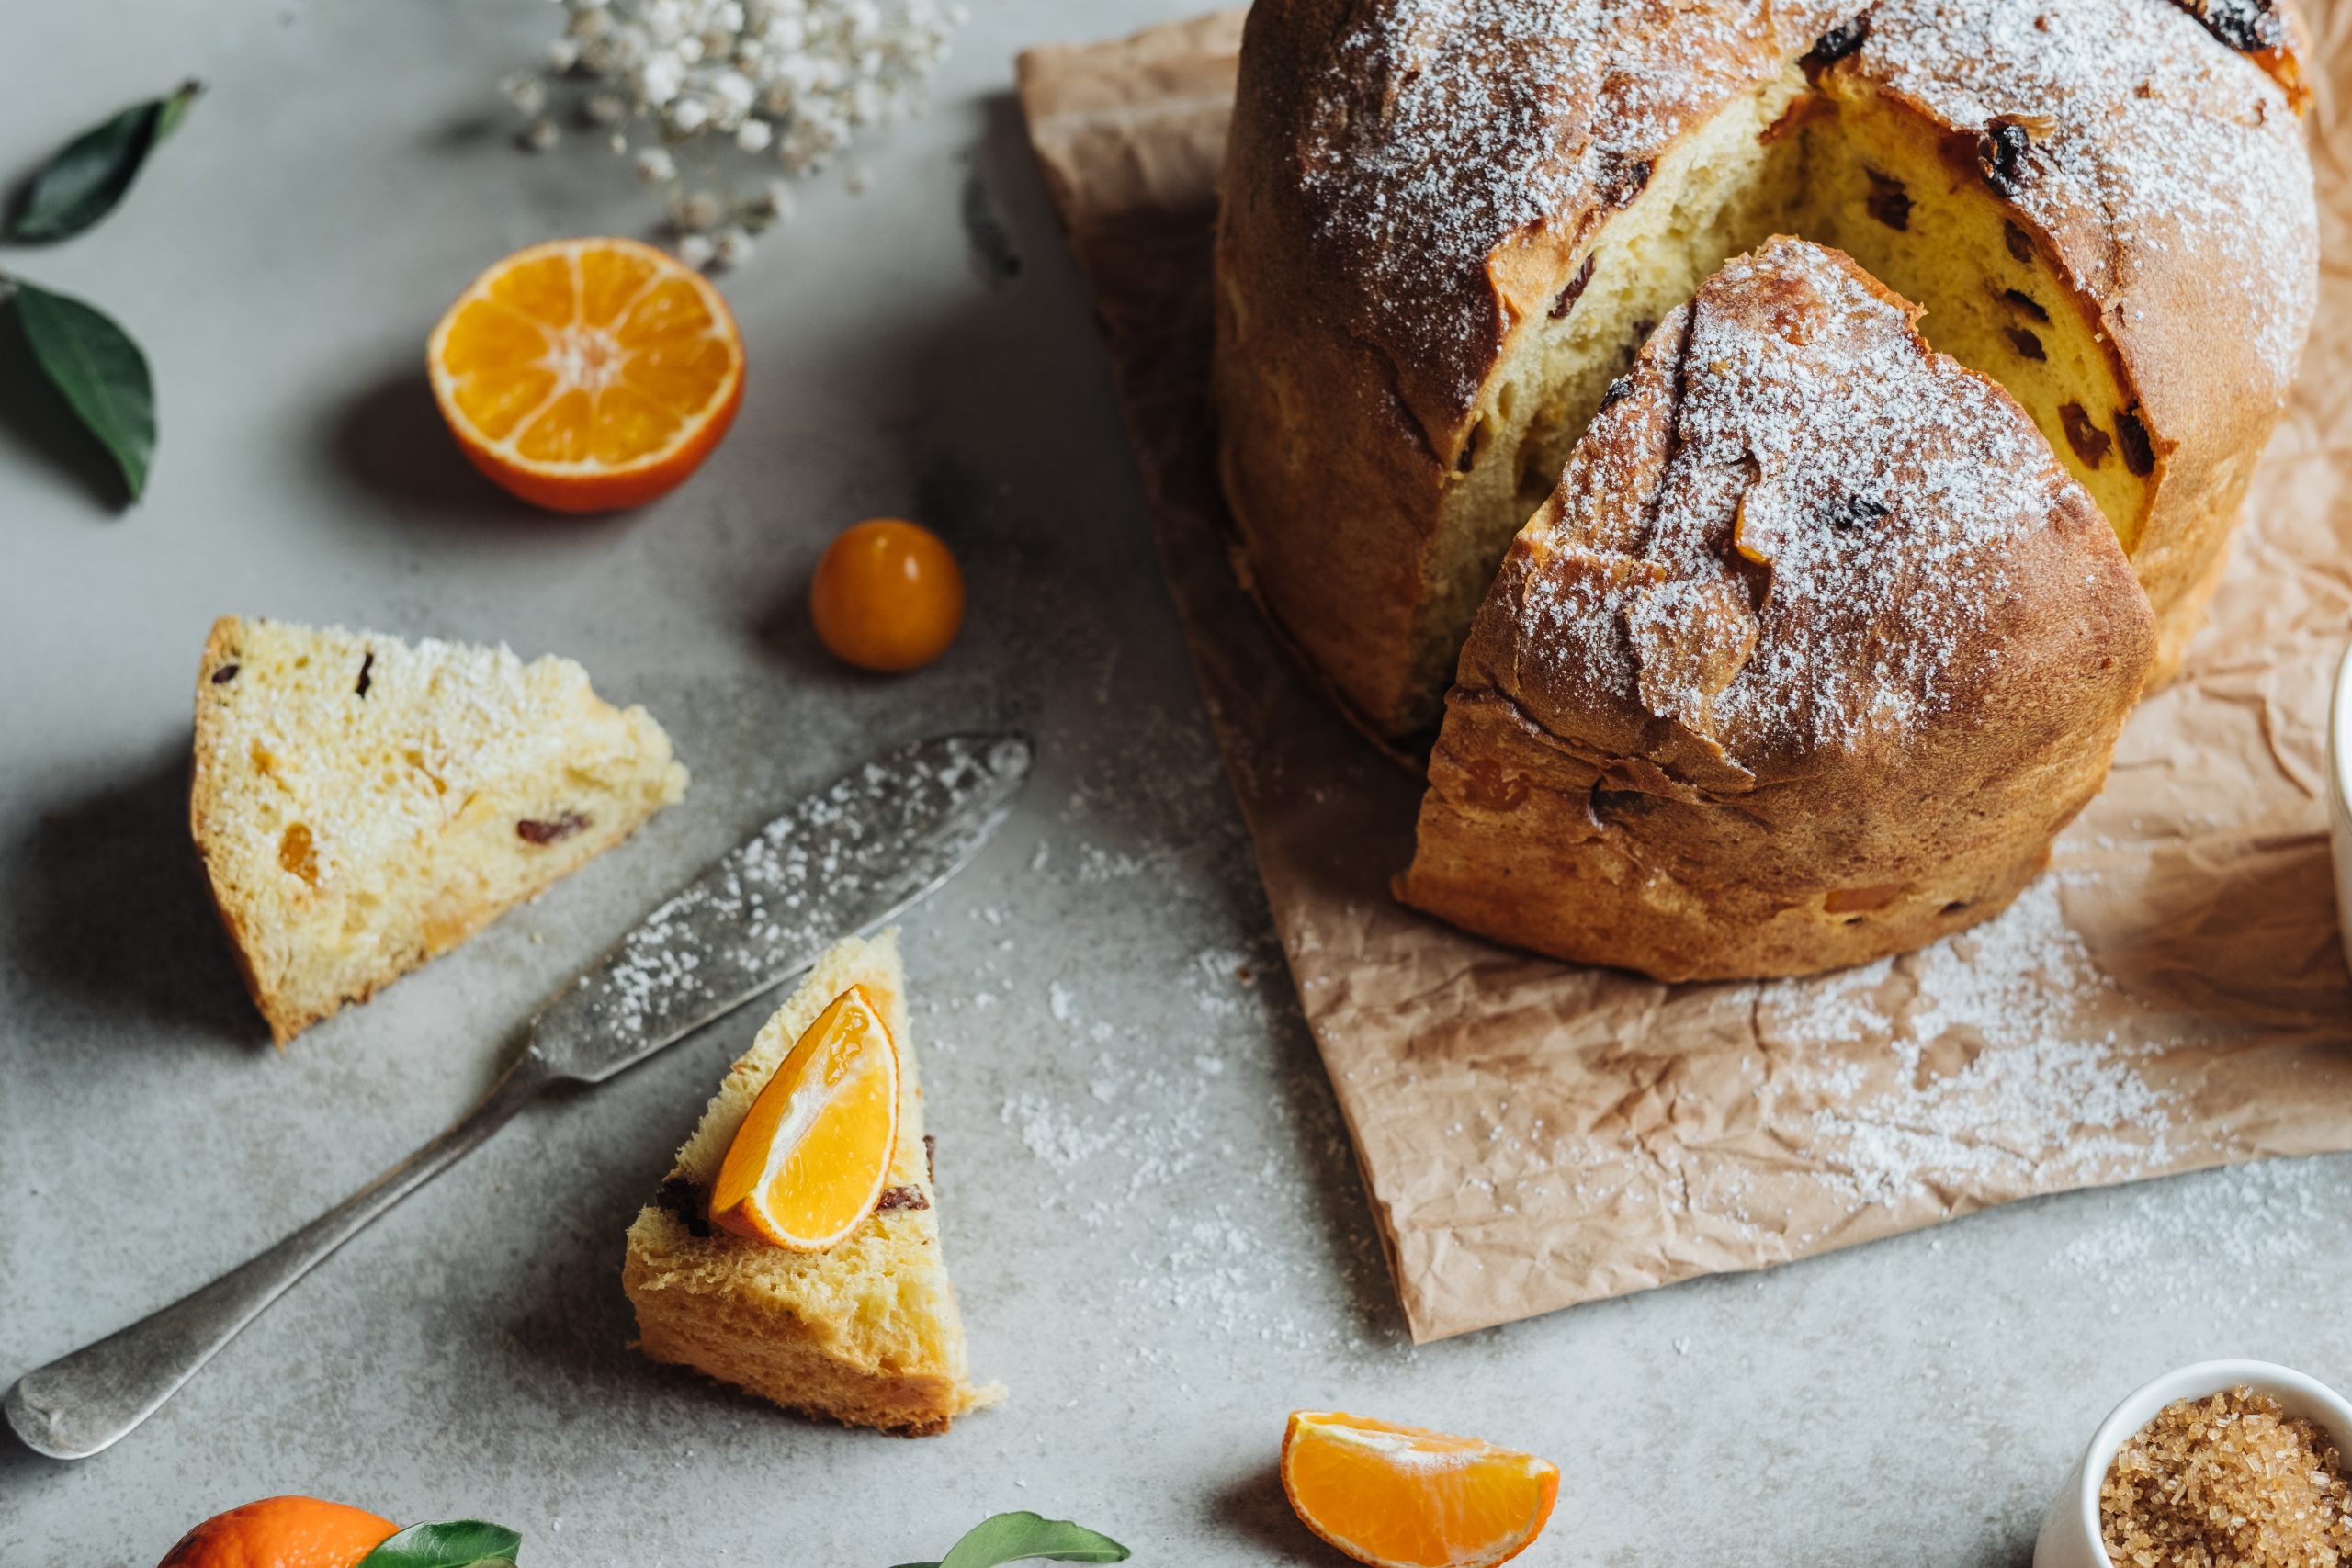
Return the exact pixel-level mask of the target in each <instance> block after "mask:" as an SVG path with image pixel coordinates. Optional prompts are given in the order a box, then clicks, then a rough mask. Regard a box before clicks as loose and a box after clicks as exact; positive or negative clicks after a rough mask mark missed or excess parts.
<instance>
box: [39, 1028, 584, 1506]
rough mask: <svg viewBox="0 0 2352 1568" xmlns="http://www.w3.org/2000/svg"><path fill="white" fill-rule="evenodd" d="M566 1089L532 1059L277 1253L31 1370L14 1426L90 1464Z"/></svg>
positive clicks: (51, 1452) (46, 1450) (44, 1446)
mask: <svg viewBox="0 0 2352 1568" xmlns="http://www.w3.org/2000/svg"><path fill="white" fill-rule="evenodd" d="M555 1081H556V1078H555V1075H553V1074H552V1073H550V1072H549V1071H548V1069H547V1067H546V1066H545V1065H544V1064H543V1063H542V1062H541V1061H540V1059H539V1058H538V1057H537V1055H529V1054H526V1055H524V1056H523V1057H522V1058H521V1059H520V1060H518V1061H517V1062H516V1063H515V1066H513V1067H511V1068H509V1069H508V1070H507V1072H506V1074H505V1076H504V1077H501V1078H500V1079H499V1080H498V1083H497V1085H496V1086H495V1087H494V1088H492V1089H491V1091H490V1094H489V1095H488V1097H487V1098H485V1099H484V1100H482V1102H481V1104H480V1105H478V1106H476V1107H474V1109H473V1110H472V1111H469V1112H468V1113H467V1115H466V1116H465V1117H464V1119H463V1120H461V1121H459V1122H458V1124H457V1125H456V1126H454V1127H451V1128H450V1129H449V1130H448V1131H447V1132H446V1133H444V1134H441V1135H440V1136H439V1137H437V1138H435V1139H434V1140H433V1142H431V1143H429V1144H427V1145H424V1147H423V1148H421V1149H419V1150H417V1151H416V1153H414V1154H413V1155H411V1156H409V1157H408V1158H407V1159H405V1160H403V1161H401V1163H400V1164H399V1165H396V1166H394V1167H393V1168H391V1169H390V1170H388V1171H386V1172H385V1173H384V1174H383V1175H382V1176H380V1177H379V1178H377V1179H376V1180H375V1182H374V1183H373V1184H372V1185H370V1186H369V1187H368V1188H367V1189H366V1190H363V1191H361V1192H358V1193H356V1195H354V1196H353V1197H351V1198H349V1199H347V1200H345V1201H344V1202H343V1203H341V1204H339V1205H338V1206H336V1207H335V1208H333V1209H330V1210H328V1211H327V1212H326V1213H323V1214H321V1215H320V1216H319V1217H318V1218H317V1219H315V1220H312V1221H311V1223H310V1224H307V1225H304V1226H303V1227H302V1228H301V1229H300V1230H299V1231H296V1232H295V1233H294V1234H293V1235H289V1236H288V1237H287V1238H286V1239H285V1240H284V1241H281V1242H279V1243H278V1244H277V1246H276V1247H271V1248H270V1249H269V1250H268V1251H266V1252H265V1253H262V1254H261V1255H260V1256H258V1257H256V1258H253V1259H252V1260H251V1261H249V1262H247V1263H245V1264H243V1266H242V1267H240V1268H236V1269H231V1270H230V1271H229V1272H228V1273H226V1274H223V1275H221V1276H220V1278H219V1279H218V1280H213V1281H212V1283H210V1284H209V1285H206V1286H205V1287H203V1288H202V1289H201V1290H198V1291H194V1292H190V1293H189V1294H187V1295H185V1296H182V1297H181V1298H180V1299H179V1300H178V1301H176V1302H174V1303H172V1304H171V1305H169V1306H167V1307H164V1308H163V1309H161V1310H160V1311H157V1312H153V1313H150V1314H148V1315H147V1316H145V1317H142V1318H141V1319H140V1320H139V1321H138V1322H136V1323H134V1324H132V1325H130V1326H129V1327H127V1328H121V1329H118V1330H116V1331H115V1332H114V1333H112V1334H109V1335H107V1337H105V1338H104V1339H101V1340H99V1341H98V1342H97V1343H96V1344H95V1345H89V1346H85V1348H82V1349H79V1350H76V1351H74V1352H73V1353H72V1354H70V1355H67V1356H64V1357H62V1358H60V1359H57V1360H54V1361H51V1362H50V1363H49V1364H48V1365H47V1366H45V1367H39V1368H36V1369H34V1370H33V1371H29V1372H27V1373H26V1374H25V1375H24V1376H23V1377H20V1378H18V1379H17V1383H16V1386H15V1387H14V1388H11V1389H10V1390H9V1391H8V1397H7V1400H6V1404H5V1406H0V1408H5V1410H6V1415H7V1418H8V1425H9V1426H10V1427H14V1428H15V1429H16V1433H17V1437H19V1438H23V1439H24V1442H25V1446H26V1447H27V1448H29V1449H31V1450H33V1451H34V1452H36V1453H41V1454H46V1455H48V1456H49V1457H50V1458H51V1459H87V1458H88V1457H89V1456H91V1455H92V1454H95V1453H97V1452H99V1451H101V1450H104V1449H106V1448H107V1447H109V1446H111V1445H112V1444H113V1443H114V1442H115V1441H116V1440H117V1439H119V1438H121V1437H122V1436H123V1435H124V1434H125V1433H127V1432H129V1431H130V1429H131V1428H133V1427H137V1426H138V1425H139V1424H140V1423H141V1421H144V1420H146V1419H147V1417H148V1416H153V1414H154V1413H155V1412H156V1411H157V1410H158V1409H160V1408H161V1407H162V1406H163V1404H164V1401H165V1400H167V1399H169V1398H171V1396H172V1395H173V1394H175V1393H178V1392H179V1389H180V1385H181V1384H183V1383H185V1382H187V1380H188V1379H190V1378H192V1377H194V1376H195V1375H196V1373H197V1371H198V1368H200V1367H202V1366H203V1365H204V1363H205V1362H207V1361H209V1360H210V1359H212V1358H213V1356H214V1354H215V1353H216V1352H218V1351H219V1350H220V1348H221V1347H222V1346H223V1345H226V1344H227V1343H229V1341H230V1340H232V1339H233V1338H235V1337H236V1336H237V1333H238V1331H239V1330H240V1329H242V1328H243V1327H244V1326H245V1325H247V1324H249V1323H251V1322H252V1321H253V1320H254V1318H256V1317H259V1316H260V1315H261V1313H262V1309H263V1308H265V1307H266V1306H268V1305H269V1303H272V1302H274V1301H276V1300H277V1298H278V1296H279V1295H280V1294H282V1293H283V1292H285V1291H286V1289H287V1287H288V1286H289V1285H291V1284H293V1283H294V1281H295V1280H300V1278H301V1277H302V1276H303V1275H305V1274H307V1273H309V1272H310V1271H311V1269H312V1268H313V1267H314V1266H315V1265H317V1264H318V1263H319V1262H320V1261H321V1260H322V1259H323V1258H325V1257H326V1256H327V1255H328V1254H329V1253H331V1252H333V1251H334V1249H335V1248H336V1247H341V1246H342V1245H343V1244H344V1243H345V1242H346V1241H349V1240H350V1239H351V1238H352V1237H353V1236H354V1235H357V1234H358V1233H359V1231H360V1230H361V1229H362V1228H363V1227H364V1226H366V1225H367V1224H368V1222H369V1221H371V1220H373V1219H375V1218H376V1216H377V1215H379V1214H380V1213H384V1211H386V1210H387V1209H390V1207H391V1206H392V1205H393V1204H395V1203H397V1202H399V1201H401V1199H403V1198H405V1197H407V1196H408V1195H409V1194H410V1193H412V1192H413V1191H415V1190H417V1189H418V1188H420V1187H422V1186H424V1184H425V1183H426V1182H427V1181H430V1180H432V1179H433V1178H435V1176H438V1175H439V1174H441V1172H443V1171H444V1170H447V1168H449V1167H451V1166H453V1165H455V1164H456V1163H457V1162H458V1160H460V1159H462V1158H464V1157H465V1156H467V1155H469V1154H471V1153H472V1152H473V1151H474V1150H475V1149H476V1148H478V1147H480V1146H481V1145H482V1143H483V1142H484V1141H486V1140H487V1139H488V1138H489V1137H490V1135H491V1134H493V1133H495V1132H497V1131H498V1130H499V1129H500V1128H501V1127H503V1126H504V1125H506V1123H507V1122H508V1121H509V1120H510V1119H511V1118H512V1117H513V1116H514V1114H515V1112H516V1111H520V1110H522V1109H523V1107H524V1106H526V1105H527V1104H528V1103H530V1101H531V1100H533V1099H534V1098H535V1097H537V1095H538V1093H539V1092H540V1091H541V1090H542V1089H546V1088H547V1087H548V1085H549V1084H550V1083H553V1082H555Z"/></svg>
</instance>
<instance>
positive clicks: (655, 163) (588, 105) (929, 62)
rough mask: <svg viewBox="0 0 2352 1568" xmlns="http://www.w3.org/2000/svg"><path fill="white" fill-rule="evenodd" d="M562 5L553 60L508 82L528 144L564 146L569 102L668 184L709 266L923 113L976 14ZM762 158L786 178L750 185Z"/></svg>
mask: <svg viewBox="0 0 2352 1568" xmlns="http://www.w3.org/2000/svg"><path fill="white" fill-rule="evenodd" d="M556 3H557V4H559V5H560V6H562V7H563V8H564V12H565V21H564V28H563V33H562V36H560V38H558V39H556V40H555V41H554V42H553V43H552V44H550V45H549V46H548V53H547V57H546V60H545V61H544V62H542V63H541V64H540V65H539V66H538V67H537V69H534V70H530V71H524V72H518V73H515V74H514V75H510V76H508V77H507V78H506V79H505V80H504V81H503V82H502V83H500V84H499V86H500V90H501V91H502V92H503V93H504V95H505V96H506V99H507V102H509V103H510V104H512V105H513V106H514V107H515V112H516V113H517V114H519V115H521V116H523V117H524V119H525V127H524V130H522V132H521V135H520V137H519V140H520V141H521V143H522V145H524V146H525V147H526V148H529V149H531V150H532V151H534V152H545V151H547V150H548V149H549V148H552V147H554V146H555V145H556V144H557V143H558V141H560V140H561V137H562V130H561V118H560V111H563V110H568V114H569V117H570V118H572V119H574V120H575V121H576V122H577V123H578V125H579V126H580V127H581V128H582V130H585V131H588V132H591V133H593V134H595V135H598V136H601V137H602V138H604V140H605V144H606V145H607V146H609V147H610V148H611V149H612V151H613V152H614V153H615V155H616V156H618V157H621V158H625V159H627V160H628V161H629V162H630V164H632V165H633V166H634V167H635V169H636V171H637V174H638V176H639V178H640V179H643V180H644V181H646V182H647V183H648V184H650V185H654V186H660V187H661V188H662V194H663V196H664V197H665V199H666V200H667V202H668V206H669V219H670V228H671V231H672V232H673V234H674V235H675V237H676V247H677V252H678V254H679V256H680V257H681V258H682V259H684V260H685V261H687V262H689V263H691V264H693V265H696V266H735V265H741V263H742V262H743V261H744V260H745V259H747V258H748V257H749V256H750V254H751V252H752V243H753V236H755V235H757V234H759V233H760V232H761V231H763V230H765V229H766V228H768V227H769V226H770V225H771V224H774V223H775V222H777V221H778V220H782V219H784V218H786V217H787V216H789V214H790V212H791V210H792V200H791V195H790V191H789V188H788V182H789V180H793V179H800V178H804V177H806V176H808V175H813V174H816V173H818V172H820V170H822V169H824V168H825V167H826V166H827V165H828V164H831V162H832V161H833V160H834V159H836V158H838V157H840V156H841V155H842V153H844V152H847V151H848V150H849V148H850V147H851V146H852V144H853V143H854V141H855V140H856V138H857V136H858V133H859V132H861V131H863V130H868V129H882V128H887V127H889V126H893V125H897V124H899V123H901V122H903V121H905V120H909V119H911V118H915V117H916V116H918V115H920V114H922V112H923V110H924V109H925V108H926V107H928V103H929V91H930V85H931V78H932V74H933V72H934V71H936V70H937V69H938V66H939V62H940V61H941V60H942V59H943V58H944V56H945V54H946V52H947V40H948V38H949V36H950V35H951V34H953V33H954V31H955V30H956V28H958V27H960V26H962V25H963V22H964V20H965V17H966V11H965V8H964V6H962V5H960V4H956V3H954V0H945V3H943V0H556ZM559 96H561V97H564V98H565V99H567V100H568V102H567V103H566V104H565V105H563V106H559V104H558V102H557V99H558V98H559ZM752 160H763V161H765V163H766V164H768V165H769V166H770V168H771V169H773V170H776V171H780V174H775V173H772V174H771V175H769V176H768V177H767V178H766V179H765V180H764V181H759V182H751V184H752V189H751V192H750V194H744V193H743V192H742V191H741V189H739V187H738V186H737V184H736V182H735V181H734V180H733V179H732V178H730V177H729V165H732V166H733V167H734V168H736V169H744V168H756V167H758V166H760V165H759V164H757V163H753V162H752ZM689 171H691V173H692V175H693V177H692V178H690V177H689ZM848 184H849V186H850V188H851V190H852V191H853V192H859V191H862V190H863V189H864V188H865V171H864V170H863V169H862V168H860V167H856V166H853V167H852V168H851V169H850V170H849V171H848Z"/></svg>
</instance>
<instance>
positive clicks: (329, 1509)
mask: <svg viewBox="0 0 2352 1568" xmlns="http://www.w3.org/2000/svg"><path fill="white" fill-rule="evenodd" d="M399 1528H400V1527H399V1526H397V1525H395V1524H393V1523H392V1521H391V1520H390V1519H387V1518H381V1517H378V1516H376V1515H374V1514H371V1513H369V1512H368V1510H367V1509H365V1508H354V1507H351V1506H348V1505H346V1504H343V1503H324V1502H321V1501H320V1500H319V1499H318V1498H316V1497H294V1496H286V1497H264V1498H263V1499H261V1501H259V1502H257V1503H247V1504H246V1505H245V1506H243V1507H241V1508H232V1509H230V1510H229V1511H228V1512H227V1513H225V1514H215V1515H213V1516H212V1517H210V1518H209V1519H207V1520H205V1521H204V1522H203V1523H202V1524H200V1525H198V1526H197V1527H196V1528H195V1529H192V1530H190V1531H188V1532H187V1534H186V1535H184V1536H182V1537H180V1540H179V1544H178V1545H177V1546H175V1547H173V1548H172V1549H171V1551H167V1552H165V1553H164V1561H163V1562H162V1563H161V1564H160V1568H353V1565H354V1564H355V1563H356V1562H359V1561H360V1560H361V1559H362V1558H364V1557H366V1556H367V1555H368V1553H369V1552H371V1551H375V1550H376V1548H377V1547H379V1546H380V1545H382V1544H383V1543H384V1541H385V1540H387V1539H389V1538H390V1536H392V1535H393V1534H394V1533H395V1532H396V1531H397V1530H398V1529H399Z"/></svg>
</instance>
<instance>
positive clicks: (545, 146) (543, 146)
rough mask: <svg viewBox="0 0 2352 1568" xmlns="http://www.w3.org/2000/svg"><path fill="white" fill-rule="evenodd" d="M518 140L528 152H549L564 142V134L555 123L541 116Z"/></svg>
mask: <svg viewBox="0 0 2352 1568" xmlns="http://www.w3.org/2000/svg"><path fill="white" fill-rule="evenodd" d="M518 140H519V141H521V142H522V143H523V150H524V151H525V152H553V151H554V150H555V144H556V143H557V142H558V141H562V140H563V132H562V131H560V130H557V129H556V124H555V121H553V120H551V119H548V118H546V117H545V116H541V117H540V118H537V119H535V120H533V121H532V122H531V123H530V124H529V125H528V126H527V127H526V128H525V130H524V131H523V134H522V136H521V137H520V138H518Z"/></svg>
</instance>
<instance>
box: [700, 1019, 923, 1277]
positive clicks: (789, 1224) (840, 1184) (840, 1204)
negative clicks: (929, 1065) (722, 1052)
mask: <svg viewBox="0 0 2352 1568" xmlns="http://www.w3.org/2000/svg"><path fill="white" fill-rule="evenodd" d="M898 1146H899V1047H898V1043H897V1042H895V1041H893V1040H892V1039H891V1038H890V1031H889V1030H888V1027H886V1026H885V1025H884V1023H883V1022H882V1010H881V1009H880V1008H878V1007H876V1005H875V1003H874V1001H873V999H872V998H868V997H867V996H866V994H865V991H864V990H863V989H862V988H860V987H856V986H852V987H850V988H849V989H848V990H846V991H843V992H842V994H841V995H840V996H838V997H835V998H833V999H832V1001H831V1002H830V1003H828V1004H827V1005H826V1008H825V1010H824V1011H822V1012H820V1013H819V1014H818V1015H817V1021H816V1022H814V1023H812V1024H810V1025H809V1029H808V1032H806V1033H804V1034H802V1035H801V1036H800V1038H799V1040H798V1041H797V1042H796V1043H794V1045H793V1047H792V1049H791V1050H790V1051H787V1052H786V1053H785V1057H784V1060H783V1061H782V1062H781V1063H779V1064H778V1065H777V1066H776V1069H775V1077H772V1078H770V1079H769V1080H768V1082H767V1087H766V1088H764V1089H761V1090H760V1097H759V1098H758V1099H757V1100H753V1101H752V1109H751V1111H749V1112H748V1113H747V1114H746V1115H745V1116H744V1118H743V1125H742V1126H741V1128H739V1129H738V1130H737V1131H736V1134H735V1141H734V1142H733V1143H731V1144H729V1145H727V1157H726V1159H724V1160H722V1161H721V1162H720V1163H719V1167H718V1181H717V1183H716V1184H714V1186H713V1187H712V1189H711V1194H710V1218H711V1223H712V1224H717V1225H719V1226H721V1227H723V1228H725V1229H727V1230H730V1231H733V1232H734V1233H735V1234H736V1235H744V1236H750V1237H752V1239H753V1240H755V1241H764V1242H768V1243H770V1244H772V1245H774V1246H776V1247H789V1248H791V1249H792V1250H793V1251H795V1252H822V1251H823V1250H824V1249H825V1248H827V1247H832V1246H834V1245H835V1244H837V1243H839V1242H840V1241H841V1240H842V1238H843V1237H845V1236H847V1235H849V1233H850V1232H852V1231H854V1230H855V1229H856V1228H857V1227H858V1226H859V1225H860V1224H863V1223H864V1221H865V1217H866V1216H867V1215H868V1214H870V1213H873V1212H874V1208H875V1205H876V1203H877V1202H879V1201H881V1198H882V1184H883V1182H884V1180H885V1179H888V1176H889V1172H890V1156H892V1155H893V1154H894V1153H896V1152H897V1150H898Z"/></svg>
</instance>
